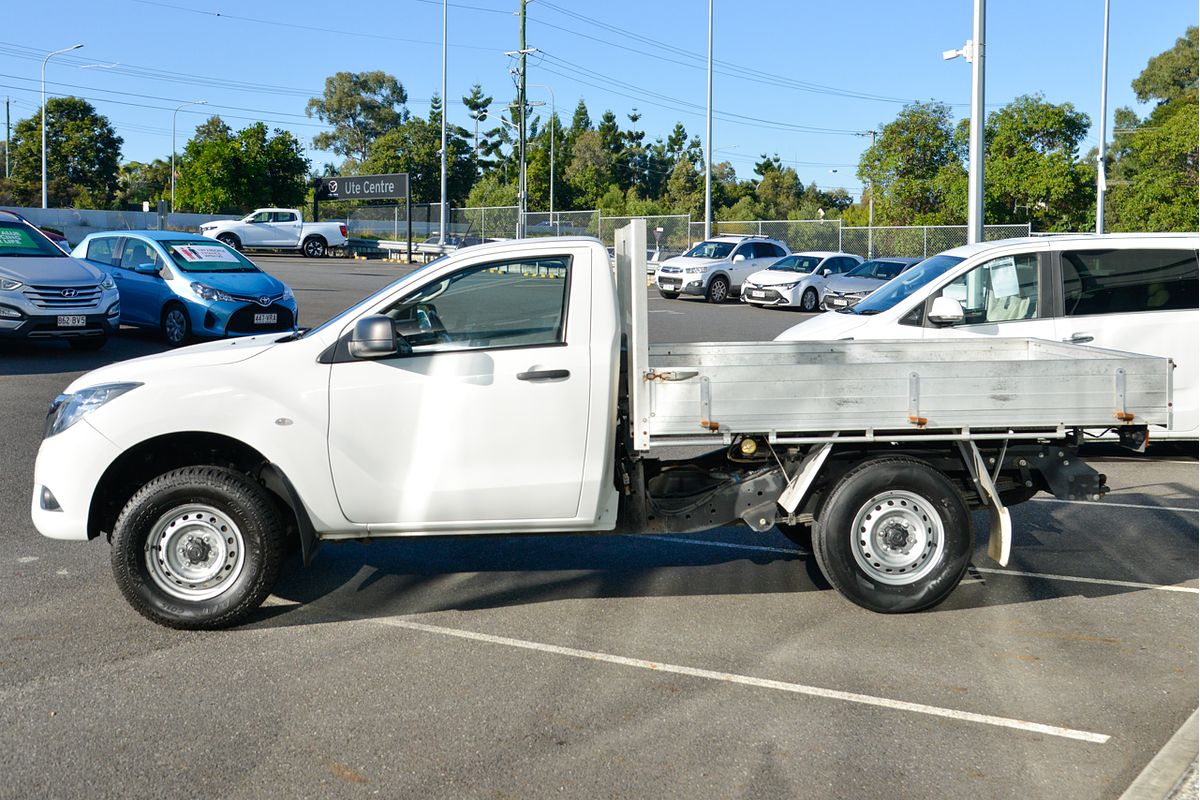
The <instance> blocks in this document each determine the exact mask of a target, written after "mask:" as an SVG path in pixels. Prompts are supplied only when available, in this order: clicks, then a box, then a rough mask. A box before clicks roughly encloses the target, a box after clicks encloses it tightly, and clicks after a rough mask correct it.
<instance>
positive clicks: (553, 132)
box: [529, 83, 558, 232]
mask: <svg viewBox="0 0 1200 800" xmlns="http://www.w3.org/2000/svg"><path fill="white" fill-rule="evenodd" d="M529 85H530V86H537V87H539V88H541V89H545V90H546V91H547V92H549V93H550V224H551V225H553V224H554V139H555V137H556V136H557V134H558V131H557V130H556V128H555V125H556V122H557V118H556V117H555V114H557V113H558V106H557V104H556V103H555V101H554V90H553V89H551V88H550V87H549V86H547V85H546V84H544V83H531V84H529ZM554 230H555V232H557V231H558V228H557V227H555V229H554Z"/></svg>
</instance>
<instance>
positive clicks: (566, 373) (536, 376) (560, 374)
mask: <svg viewBox="0 0 1200 800" xmlns="http://www.w3.org/2000/svg"><path fill="white" fill-rule="evenodd" d="M569 377H571V370H569V369H535V370H530V371H529V372H518V373H517V380H519V381H555V380H562V379H563V378H569Z"/></svg>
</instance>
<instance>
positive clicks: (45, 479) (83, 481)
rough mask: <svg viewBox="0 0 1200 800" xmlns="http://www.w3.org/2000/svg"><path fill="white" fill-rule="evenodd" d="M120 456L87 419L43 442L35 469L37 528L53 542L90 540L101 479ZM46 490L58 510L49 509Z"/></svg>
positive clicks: (31, 509)
mask: <svg viewBox="0 0 1200 800" xmlns="http://www.w3.org/2000/svg"><path fill="white" fill-rule="evenodd" d="M118 455H119V451H118V449H117V446H116V445H114V444H113V443H112V442H110V441H109V440H108V439H106V438H105V437H104V436H103V435H101V434H100V432H99V431H97V430H96V429H95V428H93V427H92V426H91V424H90V423H89V422H88V420H87V419H81V420H79V421H78V422H76V423H75V424H74V425H72V426H71V427H69V428H67V429H66V430H65V431H63V432H62V433H59V434H57V435H55V436H51V437H50V438H48V439H43V440H42V446H41V448H39V449H38V455H37V461H36V463H35V464H34V467H33V500H32V503H31V504H30V513H31V514H32V516H33V525H34V527H36V528H37V529H38V532H39V533H41V534H42V535H43V536H47V537H49V538H51V539H87V538H88V530H87V525H88V513H89V512H90V510H91V505H92V495H93V494H94V493H95V491H96V485H97V484H98V483H99V482H100V477H101V476H102V475H103V474H104V471H105V470H106V469H108V466H109V464H111V463H112V462H113V460H114V459H116V457H117V456H118ZM43 487H44V488H45V489H47V490H49V493H50V494H51V495H52V496H53V499H54V503H55V504H57V506H58V510H52V509H51V508H47V507H45V505H46V503H45V502H44V499H43V498H44V495H43V492H42V489H43Z"/></svg>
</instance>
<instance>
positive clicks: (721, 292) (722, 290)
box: [712, 281, 729, 303]
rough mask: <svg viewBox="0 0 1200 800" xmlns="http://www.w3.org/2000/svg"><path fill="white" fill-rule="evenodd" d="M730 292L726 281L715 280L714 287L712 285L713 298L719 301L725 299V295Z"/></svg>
mask: <svg viewBox="0 0 1200 800" xmlns="http://www.w3.org/2000/svg"><path fill="white" fill-rule="evenodd" d="M728 292H729V289H728V288H726V286H725V281H713V287H712V296H713V300H716V301H717V302H718V303H719V302H721V301H722V300H724V299H725V295H726V294H728Z"/></svg>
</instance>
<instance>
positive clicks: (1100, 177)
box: [1096, 0, 1108, 233]
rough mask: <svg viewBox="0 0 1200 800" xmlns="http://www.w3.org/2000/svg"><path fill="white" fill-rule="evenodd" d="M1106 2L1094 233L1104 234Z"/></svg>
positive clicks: (1101, 57) (1106, 181) (1101, 59)
mask: <svg viewBox="0 0 1200 800" xmlns="http://www.w3.org/2000/svg"><path fill="white" fill-rule="evenodd" d="M1107 125H1108V0H1104V45H1103V48H1102V55H1101V56H1100V152H1099V153H1097V154H1096V233H1104V195H1105V194H1106V193H1107V192H1108V179H1107V177H1106V176H1105V174H1104V147H1105V141H1104V140H1105V138H1106V137H1107V135H1108V128H1107Z"/></svg>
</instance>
